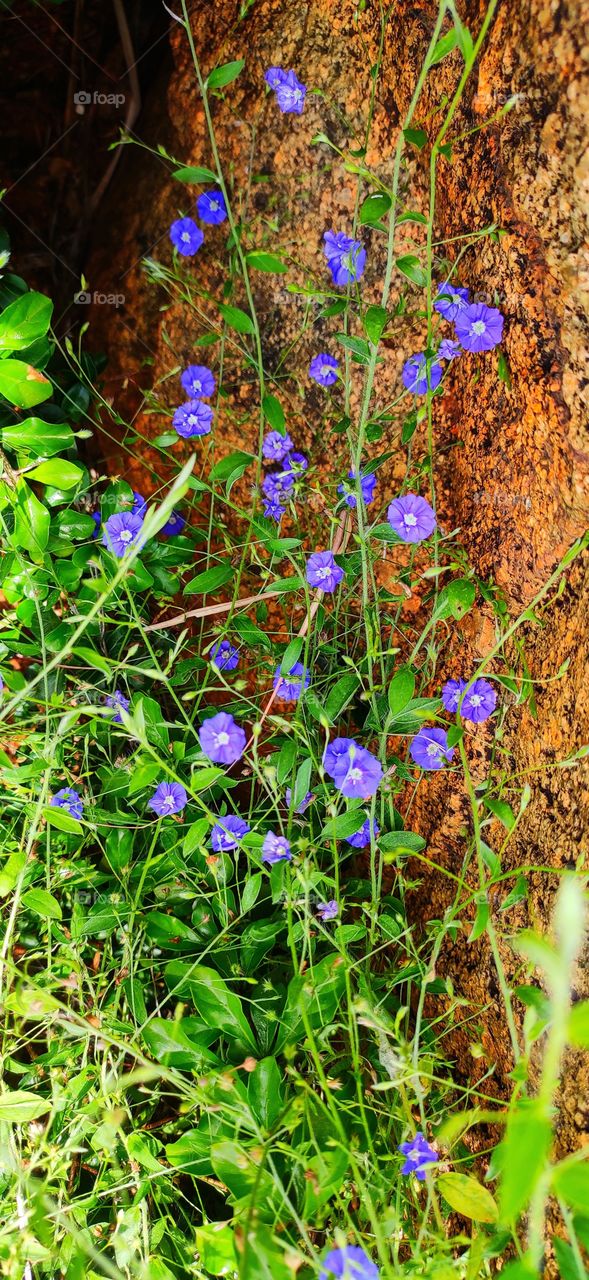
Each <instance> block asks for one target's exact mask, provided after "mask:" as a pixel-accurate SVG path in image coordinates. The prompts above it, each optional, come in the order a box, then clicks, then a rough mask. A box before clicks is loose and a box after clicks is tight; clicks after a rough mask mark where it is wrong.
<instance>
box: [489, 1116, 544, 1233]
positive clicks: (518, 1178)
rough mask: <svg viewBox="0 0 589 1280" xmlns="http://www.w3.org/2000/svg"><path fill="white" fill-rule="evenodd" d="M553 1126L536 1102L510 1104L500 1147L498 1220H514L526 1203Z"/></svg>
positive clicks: (536, 1181)
mask: <svg viewBox="0 0 589 1280" xmlns="http://www.w3.org/2000/svg"><path fill="white" fill-rule="evenodd" d="M551 1142H552V1126H551V1124H550V1121H549V1119H548V1118H547V1116H546V1114H545V1113H544V1111H543V1109H542V1106H541V1105H540V1104H539V1103H538V1102H537V1100H536V1099H527V1098H520V1099H519V1101H518V1102H517V1103H516V1104H513V1103H512V1105H511V1107H510V1111H509V1115H508V1117H507V1126H506V1130H505V1138H504V1140H503V1142H502V1143H501V1146H500V1148H499V1158H500V1164H501V1170H502V1174H501V1187H500V1195H499V1199H500V1205H501V1219H502V1221H503V1222H504V1223H505V1224H506V1225H511V1224H513V1223H515V1222H516V1221H517V1219H518V1218H519V1216H520V1214H521V1213H523V1212H524V1210H525V1209H526V1206H527V1205H528V1204H529V1202H530V1200H531V1198H532V1195H533V1193H534V1190H535V1188H536V1186H537V1184H538V1181H539V1179H540V1177H541V1176H542V1174H543V1172H544V1169H545V1167H546V1161H547V1159H548V1153H549V1151H550V1145H551Z"/></svg>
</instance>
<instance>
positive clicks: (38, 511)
mask: <svg viewBox="0 0 589 1280" xmlns="http://www.w3.org/2000/svg"><path fill="white" fill-rule="evenodd" d="M16 495H17V501H16V505H15V507H14V531H13V533H12V536H11V541H12V544H13V546H15V547H24V548H25V550H26V551H28V552H29V554H30V556H31V559H32V560H34V561H35V562H36V563H37V564H40V563H41V562H42V560H43V552H44V550H45V548H46V546H47V542H48V540H49V526H50V523H51V516H50V514H49V512H48V510H47V507H45V506H44V505H43V503H42V502H39V499H38V498H37V496H36V494H34V493H33V490H32V489H30V488H29V486H28V484H26V483H25V481H24V480H19V481H18V482H17V485H16Z"/></svg>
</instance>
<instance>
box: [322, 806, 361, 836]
mask: <svg viewBox="0 0 589 1280" xmlns="http://www.w3.org/2000/svg"><path fill="white" fill-rule="evenodd" d="M365 822H366V814H365V812H364V810H363V809H352V810H349V811H348V812H347V813H340V814H338V816H337V818H331V820H330V821H329V822H326V824H325V826H324V828H323V831H322V832H321V835H320V837H319V839H320V840H345V838H346V836H355V834H356V832H357V831H360V830H361V828H362V827H363V826H364V823H365Z"/></svg>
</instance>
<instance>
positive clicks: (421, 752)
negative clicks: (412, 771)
mask: <svg viewBox="0 0 589 1280" xmlns="http://www.w3.org/2000/svg"><path fill="white" fill-rule="evenodd" d="M409 754H410V755H411V758H412V760H414V761H415V763H416V764H418V765H419V767H420V768H421V769H443V768H444V765H445V764H448V763H449V761H450V760H451V759H452V756H453V755H454V747H449V746H448V734H447V731H446V730H445V729H436V728H435V726H433V725H424V727H423V729H420V730H419V733H418V734H416V736H415V737H414V739H413V741H412V742H411V743H410V745H409Z"/></svg>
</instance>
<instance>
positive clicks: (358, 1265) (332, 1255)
mask: <svg viewBox="0 0 589 1280" xmlns="http://www.w3.org/2000/svg"><path fill="white" fill-rule="evenodd" d="M332 1276H334V1277H335V1280H378V1267H377V1265H376V1263H375V1262H373V1261H372V1259H371V1258H369V1257H368V1254H367V1253H365V1252H364V1250H363V1249H360V1247H359V1246H358V1245H355V1244H345V1245H343V1247H342V1248H341V1249H331V1250H330V1252H329V1253H326V1254H325V1257H324V1258H323V1265H322V1267H321V1271H320V1272H319V1280H331V1277H332Z"/></svg>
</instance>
